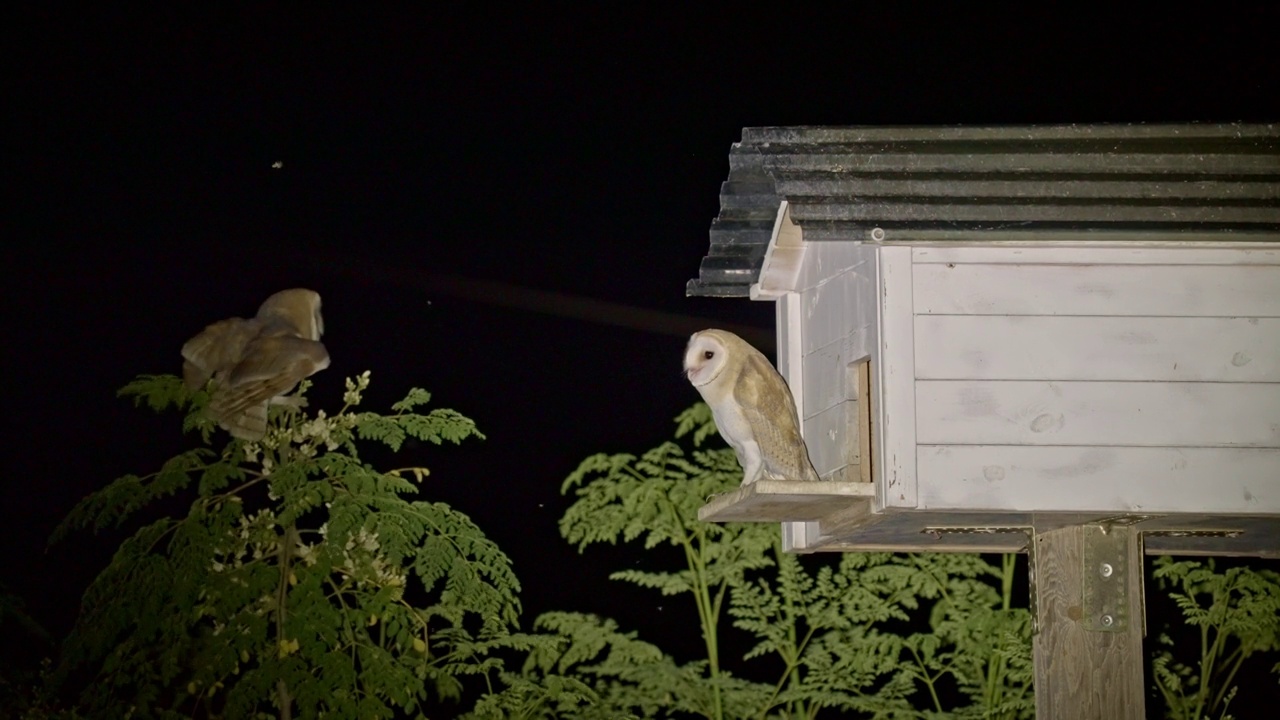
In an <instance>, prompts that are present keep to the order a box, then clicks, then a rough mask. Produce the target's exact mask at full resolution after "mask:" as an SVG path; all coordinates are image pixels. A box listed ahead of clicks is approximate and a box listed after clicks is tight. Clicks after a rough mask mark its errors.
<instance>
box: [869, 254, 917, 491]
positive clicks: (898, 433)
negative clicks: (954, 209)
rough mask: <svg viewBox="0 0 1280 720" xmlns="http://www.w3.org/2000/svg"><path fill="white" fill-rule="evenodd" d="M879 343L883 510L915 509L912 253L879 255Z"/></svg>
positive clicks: (877, 410)
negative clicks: (893, 508) (890, 508)
mask: <svg viewBox="0 0 1280 720" xmlns="http://www.w3.org/2000/svg"><path fill="white" fill-rule="evenodd" d="M877 259H878V260H879V263H878V264H877V273H876V276H877V286H878V291H879V293H880V297H879V302H878V303H877V310H878V312H879V316H878V317H877V324H878V327H879V328H880V343H879V345H878V346H877V347H876V351H875V353H874V354H873V355H872V357H871V369H872V372H873V373H875V381H874V382H873V383H872V387H873V391H872V392H873V394H874V395H875V396H876V400H878V401H879V402H877V403H873V406H872V412H873V413H874V414H875V427H876V428H877V429H878V430H879V436H878V437H879V439H878V441H877V442H876V447H877V449H878V450H879V452H878V453H874V454H875V455H876V456H877V457H876V458H875V460H874V462H873V466H874V467H875V468H876V471H875V473H876V476H877V483H878V491H879V492H878V494H877V501H878V507H877V509H879V507H915V506H916V492H917V483H916V453H915V446H916V417H915V367H914V362H913V359H914V358H915V357H916V334H915V331H914V321H915V318H914V316H913V314H912V310H911V294H912V293H911V270H912V265H911V248H907V247H885V248H881V249H880V251H879V253H878V254H877Z"/></svg>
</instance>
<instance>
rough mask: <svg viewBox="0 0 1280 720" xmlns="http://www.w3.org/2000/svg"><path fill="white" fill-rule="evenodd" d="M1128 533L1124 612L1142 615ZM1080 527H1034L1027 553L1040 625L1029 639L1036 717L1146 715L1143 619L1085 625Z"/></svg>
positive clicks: (1137, 566) (1133, 537)
mask: <svg viewBox="0 0 1280 720" xmlns="http://www.w3.org/2000/svg"><path fill="white" fill-rule="evenodd" d="M1110 532H1112V533H1122V534H1124V535H1125V536H1126V537H1125V539H1126V546H1127V548H1128V553H1127V555H1128V557H1127V562H1126V563H1125V564H1126V565H1127V567H1126V571H1127V579H1128V583H1129V588H1130V589H1131V592H1129V594H1128V607H1129V612H1128V615H1129V617H1130V618H1133V619H1137V618H1141V617H1142V608H1143V598H1142V593H1141V588H1142V553H1141V546H1140V543H1139V542H1138V534H1137V532H1136V531H1135V530H1134V529H1133V528H1126V527H1113V528H1111V529H1110ZM1084 542H1085V531H1084V528H1083V527H1080V526H1075V527H1067V528H1062V529H1058V530H1050V531H1047V532H1037V533H1036V534H1035V538H1034V542H1033V552H1032V556H1031V565H1032V567H1031V585H1032V587H1031V592H1032V598H1033V600H1034V607H1035V609H1036V617H1037V628H1038V632H1037V633H1036V635H1035V638H1034V641H1033V643H1034V647H1033V657H1034V661H1035V697H1036V718H1037V719H1038V720H1134V719H1138V718H1143V717H1145V710H1144V697H1143V690H1144V684H1143V672H1142V666H1143V654H1142V623H1141V622H1129V623H1128V625H1127V627H1126V628H1125V630H1123V631H1121V632H1095V631H1089V630H1087V629H1085V622H1086V620H1087V618H1086V617H1085V616H1084V604H1083V589H1084V581H1085V578H1084V573H1085V572H1086V571H1087V570H1088V571H1092V570H1093V569H1092V568H1088V569H1086V568H1084V567H1083V563H1082V558H1083V554H1084Z"/></svg>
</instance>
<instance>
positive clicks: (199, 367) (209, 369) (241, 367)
mask: <svg viewBox="0 0 1280 720" xmlns="http://www.w3.org/2000/svg"><path fill="white" fill-rule="evenodd" d="M323 334H324V320H323V318H322V317H321V316H320V295H319V294H318V293H316V292H314V291H312V290H306V289H303V288H295V289H292V290H282V291H280V292H278V293H276V294H274V295H272V296H271V297H269V298H267V299H266V301H265V302H263V303H262V305H261V306H260V307H259V308H258V314H257V315H255V316H254V317H253V318H250V319H247V320H246V319H244V318H238V317H236V318H228V319H226V320H220V321H218V322H216V323H213V324H212V325H209V326H208V327H206V328H205V329H204V330H203V331H201V332H200V334H199V335H196V336H195V337H193V338H191V339H190V340H188V341H187V342H186V344H184V345H183V346H182V358H183V364H182V374H183V379H184V380H185V381H186V384H187V387H189V388H191V389H196V388H199V387H201V386H203V385H204V384H205V383H206V382H208V380H209V379H210V378H212V379H213V382H214V386H213V395H212V397H211V398H210V400H209V414H210V415H211V416H212V417H213V419H214V420H216V421H217V422H218V425H219V426H220V427H222V428H223V429H224V430H227V431H228V432H230V433H231V434H232V435H234V436H235V437H238V438H242V439H245V440H260V439H261V438H262V436H263V435H264V434H265V433H266V429H267V406H268V405H269V404H272V403H276V404H280V403H283V402H287V401H286V400H285V399H284V398H283V396H284V395H286V394H288V393H289V392H290V391H291V390H293V388H294V387H295V386H296V385H297V384H298V382H299V381H301V380H302V379H303V378H306V377H308V376H310V375H312V374H314V373H316V372H319V371H320V370H323V369H325V368H327V367H329V352H328V351H327V350H326V349H325V346H324V343H322V342H320V336H321V335H323Z"/></svg>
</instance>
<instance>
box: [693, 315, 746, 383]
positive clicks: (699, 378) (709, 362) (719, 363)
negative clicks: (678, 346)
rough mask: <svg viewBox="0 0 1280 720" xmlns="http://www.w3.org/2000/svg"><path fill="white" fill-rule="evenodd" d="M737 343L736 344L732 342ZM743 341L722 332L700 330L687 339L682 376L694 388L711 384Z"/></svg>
mask: <svg viewBox="0 0 1280 720" xmlns="http://www.w3.org/2000/svg"><path fill="white" fill-rule="evenodd" d="M735 340H736V341H737V342H736V343H735V342H734V341H735ZM742 342H743V341H742V340H741V339H740V338H739V337H738V336H736V335H734V334H733V333H730V332H727V331H724V330H714V329H710V330H700V331H698V332H696V333H694V334H693V335H692V336H690V337H689V345H688V346H687V347H686V348H685V351H684V374H685V377H687V378H689V382H691V383H693V386H694V387H702V386H703V385H706V384H707V383H709V382H712V381H713V380H715V379H716V378H718V377H719V376H720V374H721V373H722V372H724V369H725V367H726V366H727V365H728V363H729V358H730V353H731V352H732V351H733V348H734V347H735V346H736V345H737V344H739V343H742Z"/></svg>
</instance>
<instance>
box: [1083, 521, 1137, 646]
mask: <svg viewBox="0 0 1280 720" xmlns="http://www.w3.org/2000/svg"><path fill="white" fill-rule="evenodd" d="M1134 533H1136V530H1134V529H1133V528H1132V527H1116V526H1111V525H1086V526H1084V553H1083V555H1082V557H1083V563H1084V567H1083V568H1082V573H1081V580H1082V585H1083V586H1084V587H1083V591H1084V592H1083V595H1084V597H1083V598H1082V599H1081V600H1082V605H1083V609H1084V618H1083V621H1084V623H1083V624H1084V627H1085V629H1086V630H1092V631H1094V632H1124V631H1125V630H1127V629H1128V628H1129V623H1130V622H1132V621H1133V620H1134V618H1130V617H1129V597H1130V595H1131V593H1134V592H1137V593H1141V592H1142V589H1141V588H1140V587H1139V588H1132V587H1129V538H1130V536H1131V534H1134ZM1138 538H1139V542H1141V534H1140V533H1138ZM1139 557H1141V550H1139ZM1139 577H1141V571H1139ZM1138 621H1139V622H1142V618H1138Z"/></svg>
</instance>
